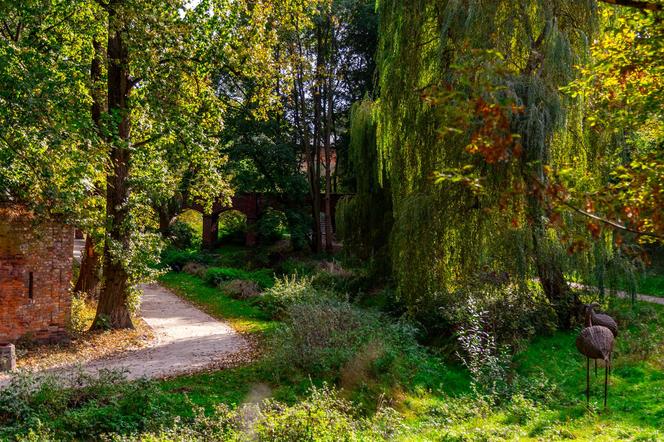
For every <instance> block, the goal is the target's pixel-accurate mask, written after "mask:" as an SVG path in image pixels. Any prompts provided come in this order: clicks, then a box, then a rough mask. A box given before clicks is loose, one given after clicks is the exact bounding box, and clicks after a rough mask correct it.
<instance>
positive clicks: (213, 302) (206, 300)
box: [159, 272, 277, 333]
mask: <svg viewBox="0 0 664 442" xmlns="http://www.w3.org/2000/svg"><path fill="white" fill-rule="evenodd" d="M159 282H161V283H162V284H163V285H164V286H166V287H168V288H169V289H171V290H173V291H174V292H175V293H177V294H178V295H179V296H181V297H183V298H185V299H187V300H189V301H191V302H192V303H193V304H195V305H197V306H198V307H200V308H201V309H202V310H204V311H205V312H206V313H208V314H210V315H212V316H214V317H217V318H222V319H224V320H226V321H228V322H229V323H230V324H231V326H232V327H233V328H235V329H236V330H237V331H239V332H241V333H265V332H269V331H270V330H274V328H275V327H276V326H277V323H276V322H275V321H272V320H270V318H269V317H268V315H267V314H266V313H265V312H263V311H262V310H260V309H259V308H258V307H256V306H253V305H251V304H250V303H249V302H247V301H240V300H236V299H233V298H231V297H230V296H227V295H225V294H224V293H223V292H222V291H221V290H220V289H218V288H216V287H211V286H209V285H207V284H206V283H205V282H204V281H203V280H202V279H200V278H198V277H196V276H193V275H189V274H187V273H173V272H171V273H166V274H165V275H163V276H162V277H161V278H159Z"/></svg>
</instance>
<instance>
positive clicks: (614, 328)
mask: <svg viewBox="0 0 664 442" xmlns="http://www.w3.org/2000/svg"><path fill="white" fill-rule="evenodd" d="M599 306H600V305H599V304H597V303H596V302H593V303H592V304H586V305H585V325H586V327H591V326H593V325H602V326H604V327H606V328H608V329H609V330H611V333H612V334H613V337H614V338H617V337H618V323H617V322H616V320H615V319H613V318H612V317H611V316H609V315H607V314H605V313H595V308H597V307H599ZM609 370H611V365H609ZM610 374H611V372H610V371H609V375H610ZM595 376H597V360H595Z"/></svg>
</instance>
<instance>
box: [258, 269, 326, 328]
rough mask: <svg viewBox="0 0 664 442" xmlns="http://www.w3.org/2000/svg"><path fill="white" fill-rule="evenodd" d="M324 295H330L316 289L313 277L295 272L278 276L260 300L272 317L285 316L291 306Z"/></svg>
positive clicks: (262, 306)
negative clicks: (312, 280)
mask: <svg viewBox="0 0 664 442" xmlns="http://www.w3.org/2000/svg"><path fill="white" fill-rule="evenodd" d="M324 296H329V293H327V294H321V293H320V292H319V291H318V290H316V289H315V288H314V287H313V286H312V285H311V278H308V277H304V276H298V275H297V274H293V275H291V276H288V275H286V276H284V277H282V278H277V280H276V281H275V282H274V286H272V287H270V288H269V289H268V290H266V291H265V292H264V293H263V296H262V297H261V299H260V300H259V301H258V302H259V305H260V306H261V308H262V309H263V310H265V311H266V312H267V313H268V314H269V315H270V316H271V317H273V318H283V317H284V316H285V315H286V311H287V309H288V308H289V307H290V306H292V305H294V304H298V303H303V302H310V301H313V300H315V299H319V298H322V297H324Z"/></svg>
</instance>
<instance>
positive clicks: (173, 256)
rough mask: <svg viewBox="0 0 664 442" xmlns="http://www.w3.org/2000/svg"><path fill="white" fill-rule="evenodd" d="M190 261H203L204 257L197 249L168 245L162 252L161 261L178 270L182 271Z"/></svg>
mask: <svg viewBox="0 0 664 442" xmlns="http://www.w3.org/2000/svg"><path fill="white" fill-rule="evenodd" d="M189 262H202V257H201V255H200V253H199V252H198V251H197V250H191V249H190V250H181V249H176V248H174V247H167V248H165V249H164V251H163V252H162V253H161V263H162V264H163V265H165V266H168V267H169V268H171V269H172V270H175V271H177V272H179V271H181V270H182V269H183V268H184V266H185V265H186V264H187V263H189Z"/></svg>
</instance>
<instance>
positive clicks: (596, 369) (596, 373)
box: [594, 359, 597, 377]
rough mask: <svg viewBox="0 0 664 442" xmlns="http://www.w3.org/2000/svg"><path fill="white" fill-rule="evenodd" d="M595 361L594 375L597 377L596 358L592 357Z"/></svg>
mask: <svg viewBox="0 0 664 442" xmlns="http://www.w3.org/2000/svg"><path fill="white" fill-rule="evenodd" d="M594 361H595V377H597V359H594Z"/></svg>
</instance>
